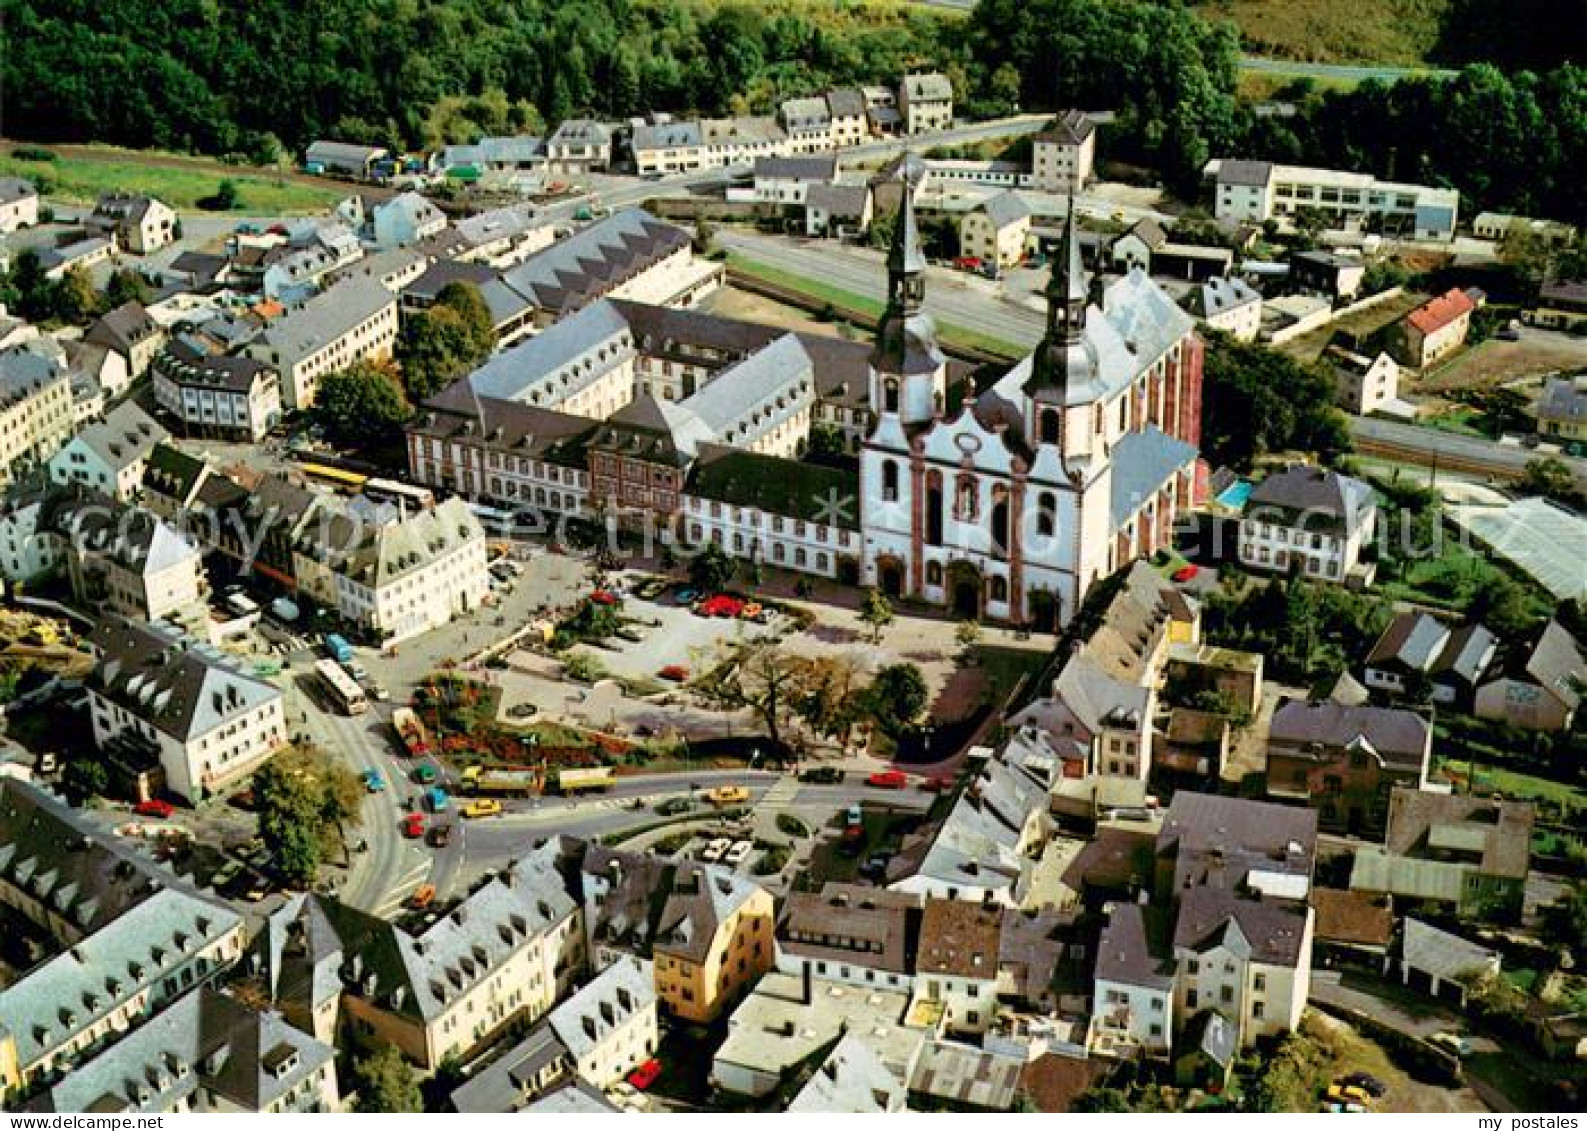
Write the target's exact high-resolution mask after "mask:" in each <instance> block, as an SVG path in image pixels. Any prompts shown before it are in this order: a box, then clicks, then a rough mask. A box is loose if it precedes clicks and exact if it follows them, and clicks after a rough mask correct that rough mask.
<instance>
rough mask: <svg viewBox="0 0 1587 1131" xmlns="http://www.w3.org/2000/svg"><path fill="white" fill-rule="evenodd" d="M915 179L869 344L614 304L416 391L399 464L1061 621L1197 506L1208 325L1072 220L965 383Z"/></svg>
mask: <svg viewBox="0 0 1587 1131" xmlns="http://www.w3.org/2000/svg"><path fill="white" fill-rule="evenodd" d="M901 197H902V204H901V206H900V208H901V211H900V214H899V216H898V219H897V222H896V224H895V226H894V236H893V240H892V244H891V246H890V248H889V250H888V255H887V274H888V292H887V303H886V308H885V310H884V312H883V314H882V316H881V319H880V322H879V324H878V326H877V329H876V333H875V337H874V340H873V341H872V342H870V343H866V342H859V341H848V340H845V339H842V338H834V337H829V336H825V335H819V334H814V333H809V332H804V331H797V330H787V329H784V328H780V327H773V326H763V325H760V324H758V323H753V322H748V321H744V320H741V319H733V318H724V317H721V316H718V315H712V314H708V313H705V312H702V311H698V310H680V309H675V308H669V307H660V306H652V305H647V304H644V303H638V302H632V301H627V300H621V299H600V300H598V301H596V302H593V303H591V304H590V305H588V306H585V307H584V308H583V309H581V310H579V311H578V312H577V313H575V314H573V315H572V316H571V317H568V318H565V319H564V320H562V321H560V322H558V323H556V324H554V325H552V326H550V327H548V328H547V329H546V330H544V331H543V332H541V333H540V334H538V335H536V336H535V337H533V338H530V339H529V340H527V341H525V342H522V343H520V344H518V345H515V346H513V347H511V348H509V349H507V350H504V351H502V352H501V353H499V354H497V355H496V356H495V357H493V358H492V359H490V360H489V361H487V362H486V363H485V364H484V365H482V366H481V367H480V368H479V369H477V370H475V371H474V372H473V373H470V374H468V375H467V376H465V377H463V378H461V379H460V380H459V381H458V382H456V383H455V384H454V385H453V386H451V387H450V388H448V389H446V390H443V391H442V392H441V393H440V394H438V395H437V396H436V397H434V398H432V400H430V401H429V402H427V403H426V404H425V405H424V407H423V409H422V410H421V412H420V413H419V414H418V416H417V417H416V419H415V422H414V423H413V424H412V425H411V426H410V428H409V435H408V454H409V469H410V472H411V473H412V474H413V476H414V478H415V479H416V480H417V481H419V482H424V483H429V484H431V485H434V486H436V487H440V488H442V489H448V490H454V491H458V492H460V493H465V494H469V495H471V496H473V497H476V498H480V499H482V500H483V501H486V502H488V503H490V504H492V505H494V506H503V507H508V508H512V509H514V510H531V511H533V512H535V513H536V514H537V515H538V516H540V518H539V519H538V520H539V521H543V522H546V523H547V524H548V525H549V523H550V520H551V518H553V517H554V516H566V517H579V518H584V519H588V520H601V519H603V518H605V519H606V520H608V521H614V522H615V523H616V524H617V525H619V526H620V527H622V528H628V529H636V528H639V527H642V526H643V527H646V528H649V529H654V530H659V531H660V532H661V533H660V537H661V538H662V539H664V540H672V541H675V542H676V543H677V544H679V545H680V546H681V547H687V546H698V545H701V544H703V543H705V542H707V541H711V542H715V543H717V544H718V545H719V546H721V547H722V549H723V550H724V551H725V552H727V553H728V554H730V555H732V556H734V557H738V558H743V559H750V560H753V561H755V562H757V563H760V564H762V565H764V566H769V567H775V568H780V569H787V570H791V571H794V572H799V573H806V574H812V575H817V576H820V577H825V578H830V579H833V580H836V581H840V582H845V583H850V584H857V585H864V586H875V587H876V588H878V589H880V590H881V591H883V592H884V593H886V594H888V595H889V596H891V597H894V598H901V599H912V600H916V601H919V602H922V603H925V604H929V605H935V606H939V607H943V608H946V609H948V610H950V611H951V612H952V613H953V614H954V615H956V616H960V617H964V618H974V619H983V620H988V621H999V622H1005V623H1009V624H1015V625H1022V626H1027V627H1030V628H1032V629H1034V630H1036V631H1045V632H1053V631H1057V630H1058V629H1059V628H1061V627H1062V626H1063V625H1064V624H1065V623H1066V622H1067V621H1068V619H1069V618H1070V617H1071V616H1072V615H1073V613H1074V611H1075V609H1076V608H1077V607H1078V606H1079V603H1080V602H1081V600H1082V599H1083V598H1084V596H1085V594H1086V591H1087V590H1088V589H1089V588H1090V587H1091V586H1092V585H1093V584H1095V583H1096V582H1097V581H1099V580H1101V579H1102V578H1104V577H1106V576H1108V575H1109V574H1111V573H1113V572H1114V571H1116V570H1118V569H1120V568H1122V567H1124V566H1126V565H1128V564H1129V563H1130V562H1131V561H1132V560H1134V559H1136V558H1138V557H1143V556H1148V555H1150V554H1153V553H1155V552H1156V551H1158V550H1160V549H1163V548H1166V547H1168V546H1170V545H1171V542H1172V537H1173V526H1174V523H1175V519H1176V517H1177V516H1178V515H1179V514H1180V513H1181V512H1183V511H1185V510H1187V509H1189V508H1190V507H1191V506H1193V505H1194V504H1195V502H1196V500H1197V491H1198V460H1197V445H1198V443H1199V439H1200V427H1201V421H1200V413H1201V382H1202V355H1203V347H1202V343H1201V341H1200V339H1199V338H1198V337H1197V335H1196V333H1195V327H1194V323H1193V321H1192V320H1191V318H1190V317H1189V316H1188V315H1187V314H1185V313H1184V312H1183V311H1181V310H1180V309H1179V307H1178V306H1177V305H1176V304H1175V303H1174V302H1173V301H1172V300H1171V299H1170V298H1169V297H1168V295H1167V294H1165V293H1164V292H1163V291H1162V290H1161V289H1160V288H1159V287H1157V285H1156V284H1154V283H1153V282H1152V281H1151V279H1150V278H1148V277H1147V276H1146V275H1145V274H1144V273H1142V272H1140V271H1138V270H1136V271H1132V272H1131V273H1130V274H1128V275H1126V276H1124V277H1123V278H1120V279H1117V280H1116V281H1114V282H1112V283H1110V284H1108V285H1106V286H1103V285H1101V284H1100V282H1098V283H1096V284H1095V285H1094V284H1093V283H1092V282H1091V281H1090V280H1088V278H1087V276H1086V273H1085V271H1084V270H1083V268H1082V264H1081V258H1080V248H1079V242H1078V240H1077V238H1076V234H1075V228H1074V217H1073V216H1072V215H1071V216H1070V218H1069V219H1068V221H1067V222H1066V224H1065V227H1064V231H1063V237H1062V242H1061V247H1060V249H1059V252H1058V254H1057V255H1056V256H1055V257H1054V259H1053V266H1052V274H1051V278H1050V280H1049V281H1048V284H1047V287H1046V301H1047V325H1046V331H1045V334H1044V336H1043V338H1042V340H1041V342H1040V343H1039V344H1038V345H1037V347H1036V348H1035V350H1034V351H1033V352H1032V353H1030V354H1029V355H1028V356H1026V357H1024V358H1022V359H1020V360H1019V361H1018V362H1016V363H1015V364H1014V365H1013V366H1012V367H1011V368H1009V369H1008V370H1007V371H1006V372H1004V373H1002V374H1001V375H997V374H995V373H994V374H993V375H992V376H991V377H990V378H983V379H982V380H980V381H976V380H974V379H972V376H971V374H970V372H969V367H968V366H966V365H965V364H963V363H961V362H958V361H956V360H954V359H951V358H950V357H948V356H947V354H946V353H945V352H944V350H943V349H942V347H941V345H940V344H939V342H938V340H937V333H936V328H935V325H934V324H933V321H932V318H931V315H930V314H929V313H927V312H926V310H925V294H926V285H927V278H926V276H927V268H926V259H925V256H924V254H923V252H922V250H921V246H920V238H919V231H918V228H917V224H916V219H915V210H914V203H913V199H912V194H911V192H910V191H909V186H908V185H907V184H905V185H904V186H903V191H902V193H901ZM647 219H648V218H647ZM983 373H984V371H983ZM816 429H820V430H822V432H823V442H822V443H821V444H819V445H816V444H812V434H813V432H814V431H815V430H816Z"/></svg>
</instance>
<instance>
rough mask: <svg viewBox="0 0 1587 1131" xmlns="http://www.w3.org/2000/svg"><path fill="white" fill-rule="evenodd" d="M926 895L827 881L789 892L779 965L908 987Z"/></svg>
mask: <svg viewBox="0 0 1587 1131" xmlns="http://www.w3.org/2000/svg"><path fill="white" fill-rule="evenodd" d="M922 902H923V901H922V898H921V897H920V896H919V895H915V894H912V893H908V892H896V891H889V890H888V889H886V888H867V887H857V886H855V885H852V884H840V883H828V884H826V885H825V886H824V887H823V888H822V889H821V891H819V892H806V891H795V892H789V893H788V896H787V898H786V899H784V900H783V903H782V914H781V918H780V919H779V920H778V923H777V969H778V970H781V971H783V972H784V973H786V974H793V975H797V976H799V977H806V976H810V977H818V978H824V979H828V980H830V981H834V982H841V983H844V984H848V985H856V986H861V987H867V986H878V987H882V988H885V989H889V990H905V991H907V990H908V989H909V988H910V987H911V985H912V984H913V981H914V972H915V956H916V953H917V950H918V946H917V944H918V941H919V935H920V913H921V907H922Z"/></svg>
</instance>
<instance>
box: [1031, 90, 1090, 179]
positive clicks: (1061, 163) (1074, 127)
mask: <svg viewBox="0 0 1587 1131" xmlns="http://www.w3.org/2000/svg"><path fill="white" fill-rule="evenodd" d="M1096 157H1097V127H1096V123H1095V122H1093V121H1092V120H1091V119H1090V117H1088V116H1087V115H1086V114H1083V113H1081V112H1080V111H1079V110H1065V111H1064V112H1063V113H1062V114H1059V115H1058V117H1057V118H1055V119H1053V123H1052V125H1050V126H1048V127H1047V128H1046V129H1045V130H1043V131H1042V132H1041V133H1039V134H1037V135H1036V136H1035V137H1033V138H1032V139H1031V187H1032V188H1034V189H1040V190H1041V191H1042V192H1062V193H1071V192H1079V191H1080V190H1081V189H1083V188H1085V187H1086V184H1087V183H1088V182H1090V180H1091V175H1092V170H1093V168H1094V167H1095V165H1096Z"/></svg>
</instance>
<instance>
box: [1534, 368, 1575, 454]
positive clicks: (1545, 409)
mask: <svg viewBox="0 0 1587 1131" xmlns="http://www.w3.org/2000/svg"><path fill="white" fill-rule="evenodd" d="M1537 432H1538V435H1540V436H1548V437H1551V438H1553V439H1556V440H1560V441H1563V442H1564V443H1567V444H1584V445H1587V374H1577V375H1576V376H1575V377H1550V378H1548V379H1547V380H1546V381H1544V382H1543V395H1542V396H1541V397H1540V398H1538V402H1537Z"/></svg>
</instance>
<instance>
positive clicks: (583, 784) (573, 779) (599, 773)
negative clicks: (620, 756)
mask: <svg viewBox="0 0 1587 1131" xmlns="http://www.w3.org/2000/svg"><path fill="white" fill-rule="evenodd" d="M611 788H612V771H611V767H609V766H597V767H592V768H587V769H577V770H560V771H558V773H557V789H559V790H560V791H561V792H562V793H564V794H572V793H584V792H587V791H600V790H607V789H611Z"/></svg>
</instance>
